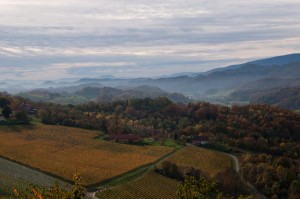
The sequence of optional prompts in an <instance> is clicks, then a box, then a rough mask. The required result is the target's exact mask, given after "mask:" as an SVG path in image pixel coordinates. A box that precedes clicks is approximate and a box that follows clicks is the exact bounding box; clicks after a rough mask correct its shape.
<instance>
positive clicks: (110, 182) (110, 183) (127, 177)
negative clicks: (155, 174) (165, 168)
mask: <svg viewBox="0 0 300 199" xmlns="http://www.w3.org/2000/svg"><path fill="white" fill-rule="evenodd" d="M183 148H184V147H183ZM181 149H182V148H180V149H174V150H173V151H171V152H170V153H168V154H166V155H164V156H162V157H161V158H159V159H158V160H156V161H154V162H151V163H148V164H146V165H143V166H140V167H137V168H135V169H133V170H131V171H128V172H126V173H123V174H121V175H118V176H115V177H113V178H110V179H107V180H104V181H102V182H99V183H96V184H93V185H89V186H87V187H86V188H87V190H88V191H90V192H95V191H100V190H101V189H103V188H108V187H109V188H113V187H115V186H119V185H121V184H123V183H126V182H129V181H131V180H134V179H137V178H139V177H140V176H142V175H144V174H145V173H147V172H148V171H150V170H151V169H152V168H154V167H155V165H157V164H158V163H160V162H162V161H164V160H165V159H167V158H169V157H171V156H172V155H174V154H175V153H176V152H177V151H179V150H181Z"/></svg>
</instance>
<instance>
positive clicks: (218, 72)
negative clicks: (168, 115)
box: [0, 54, 300, 109]
mask: <svg viewBox="0 0 300 199" xmlns="http://www.w3.org/2000/svg"><path fill="white" fill-rule="evenodd" d="M299 85H300V54H291V55H285V56H278V57H273V58H268V59H263V60H256V61H251V62H248V63H244V64H240V65H234V66H229V67H225V68H219V69H214V70H211V71H208V72H205V73H182V74H174V75H170V76H168V77H160V78H132V79H129V78H128V79H127V78H126V79H124V78H123V79H119V78H113V77H112V76H110V77H104V78H82V79H79V80H74V81H67V80H66V81H64V80H61V81H50V80H49V81H45V82H34V84H29V83H27V84H26V83H25V84H24V83H22V84H21V85H20V84H19V83H18V82H17V83H16V84H12V83H11V82H10V83H6V82H2V83H1V84H0V89H1V90H6V91H8V92H12V93H18V92H20V91H22V94H21V96H24V97H28V98H31V99H34V98H33V97H31V95H32V92H31V93H30V91H31V90H33V89H37V88H43V89H46V91H47V92H49V93H52V94H55V93H57V94H59V96H60V97H63V96H68V97H70V96H80V97H84V98H87V99H94V100H95V99H98V100H99V101H102V100H104V101H105V100H106V99H108V98H110V99H113V100H119V99H128V98H143V97H151V98H153V97H158V96H166V97H170V98H171V99H173V100H175V101H179V102H187V101H188V100H187V98H185V97H183V95H185V96H187V97H189V98H190V99H192V100H197V101H198V100H204V101H209V102H218V103H225V104H230V103H250V102H255V103H267V104H268V103H270V104H277V105H282V106H284V107H286V108H293V109H299V108H300V107H299V106H298V105H297V103H293V105H287V104H289V103H284V104H285V105H283V104H282V103H280V102H277V103H273V101H272V102H271V101H270V102H269V101H266V99H268V97H266V98H264V97H263V95H264V93H266V94H267V93H269V92H265V91H267V90H272V92H276V93H277V95H280V93H282V92H283V91H284V89H283V88H291V90H293V91H295V90H298V89H299ZM26 93H27V94H26ZM178 93H181V94H183V95H180V94H178ZM290 94H291V95H292V93H291V92H290ZM56 96H57V95H56ZM258 96H260V97H258ZM284 96H286V97H290V96H287V95H286V94H285V95H281V97H280V98H284ZM262 99H264V100H262ZM281 100H285V99H281ZM295 104H296V105H295Z"/></svg>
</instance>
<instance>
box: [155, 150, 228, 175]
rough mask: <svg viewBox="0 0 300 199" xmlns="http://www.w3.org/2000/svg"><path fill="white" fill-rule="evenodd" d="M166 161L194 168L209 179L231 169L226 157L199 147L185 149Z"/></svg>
mask: <svg viewBox="0 0 300 199" xmlns="http://www.w3.org/2000/svg"><path fill="white" fill-rule="evenodd" d="M167 160H168V161H170V162H172V163H175V164H177V165H178V166H182V167H187V168H189V167H194V168H196V169H199V170H201V171H202V172H203V173H205V174H206V175H208V176H210V177H214V176H215V175H216V174H218V173H219V172H222V171H224V170H225V169H227V168H230V167H232V160H231V157H229V156H228V155H226V154H224V153H221V152H216V151H212V150H208V149H204V148H199V147H186V148H184V149H182V150H179V151H178V152H176V153H175V154H174V155H172V156H171V157H170V158H168V159H167ZM159 167H160V165H158V168H159Z"/></svg>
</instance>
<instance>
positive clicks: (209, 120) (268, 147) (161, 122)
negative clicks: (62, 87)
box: [0, 94, 300, 198]
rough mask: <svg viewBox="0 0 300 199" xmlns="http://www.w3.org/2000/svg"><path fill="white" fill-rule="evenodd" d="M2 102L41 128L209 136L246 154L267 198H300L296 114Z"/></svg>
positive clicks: (158, 103) (248, 173)
mask: <svg viewBox="0 0 300 199" xmlns="http://www.w3.org/2000/svg"><path fill="white" fill-rule="evenodd" d="M0 98H1V99H2V101H3V99H4V98H5V99H7V101H9V104H6V105H5V106H9V107H10V108H11V110H12V112H13V113H14V112H20V111H24V112H26V113H27V114H31V115H32V116H37V117H38V118H39V119H40V120H41V121H42V122H43V123H45V124H53V125H65V126H73V127H79V128H87V129H95V130H101V131H103V132H104V133H105V134H108V135H110V134H120V133H122V134H139V135H140V136H141V137H153V138H155V139H161V138H166V137H167V138H173V139H175V140H178V141H180V142H188V141H189V139H190V138H191V137H192V136H195V135H200V134H201V135H207V136H209V137H210V140H211V141H212V142H213V143H216V144H218V145H224V146H226V147H227V148H229V149H231V150H233V151H243V152H246V154H247V155H242V157H241V162H242V165H241V166H242V172H243V174H244V178H245V179H246V180H248V181H250V182H251V183H252V184H254V185H255V186H256V187H257V188H258V189H259V190H261V191H262V192H263V193H264V194H266V195H267V196H269V197H271V196H273V197H274V198H276V197H277V198H287V197H290V198H296V197H297V195H299V194H300V193H299V192H300V172H299V168H300V154H299V153H300V142H299V141H300V114H299V112H295V111H289V110H285V109H281V108H277V107H272V106H267V105H247V106H232V107H228V106H222V105H215V104H209V103H204V102H199V103H189V104H180V103H173V102H172V101H170V100H169V99H167V98H156V99H132V100H127V101H116V102H112V103H94V102H90V103H87V104H81V105H76V106H75V105H58V104H46V103H34V102H31V101H28V100H24V99H22V98H19V97H12V96H9V95H5V94H2V96H0ZM0 101H1V100H0ZM3 107H4V106H3ZM35 109H36V111H34V110H35ZM13 117H14V116H13Z"/></svg>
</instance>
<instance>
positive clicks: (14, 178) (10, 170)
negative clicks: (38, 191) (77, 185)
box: [0, 158, 67, 195]
mask: <svg viewBox="0 0 300 199" xmlns="http://www.w3.org/2000/svg"><path fill="white" fill-rule="evenodd" d="M55 181H57V179H55V178H53V177H51V176H48V175H45V174H43V173H41V172H38V171H35V170H33V169H30V168H27V167H23V166H21V165H19V164H17V163H14V162H11V161H8V160H5V159H3V158H0V195H10V194H11V191H12V188H13V187H16V188H18V189H19V190H23V189H25V188H28V187H29V185H30V184H39V185H42V186H51V185H53V183H54V182H55ZM58 182H59V184H60V185H62V186H65V185H67V184H66V183H65V182H62V181H58Z"/></svg>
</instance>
